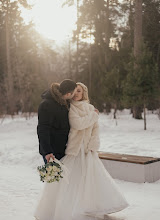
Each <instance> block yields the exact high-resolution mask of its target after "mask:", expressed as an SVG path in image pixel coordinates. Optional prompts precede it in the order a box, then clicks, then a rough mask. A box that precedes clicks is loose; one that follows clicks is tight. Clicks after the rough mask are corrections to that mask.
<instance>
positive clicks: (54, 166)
mask: <svg viewBox="0 0 160 220" xmlns="http://www.w3.org/2000/svg"><path fill="white" fill-rule="evenodd" d="M37 170H38V171H39V174H40V180H41V181H42V182H47V183H52V182H56V181H58V182H59V180H60V179H61V178H63V176H62V175H61V173H62V172H63V170H62V168H61V166H60V165H59V164H58V163H56V162H55V161H53V162H48V163H47V164H45V165H43V166H38V167H37Z"/></svg>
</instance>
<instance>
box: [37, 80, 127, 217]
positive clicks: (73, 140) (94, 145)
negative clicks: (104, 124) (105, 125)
mask: <svg viewBox="0 0 160 220" xmlns="http://www.w3.org/2000/svg"><path fill="white" fill-rule="evenodd" d="M69 122H70V127H71V129H70V133H69V137H68V143H67V148H66V152H65V154H66V155H65V156H64V157H63V158H62V159H61V162H62V163H63V164H64V165H65V166H66V167H67V168H68V170H69V183H68V184H67V183H66V181H65V179H61V180H60V182H54V183H46V184H45V187H44V190H43V193H42V196H41V199H40V201H39V203H38V206H37V208H36V211H35V218H36V219H37V220H98V219H105V215H107V214H110V213H113V212H118V211H120V210H122V209H124V208H126V207H127V206H128V203H127V201H126V200H125V198H124V196H123V195H122V194H121V192H120V191H119V189H118V187H117V185H116V184H115V182H114V180H113V179H112V178H111V176H110V175H109V173H108V172H107V171H106V169H105V168H104V166H103V164H102V162H101V161H100V159H99V157H98V153H97V150H98V148H99V133H98V113H97V112H96V110H95V108H94V106H93V105H91V104H89V99H88V89H87V87H86V86H85V85H84V84H83V83H77V91H76V93H75V95H74V97H73V99H72V101H71V104H70V111H69Z"/></svg>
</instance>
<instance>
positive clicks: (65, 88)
mask: <svg viewBox="0 0 160 220" xmlns="http://www.w3.org/2000/svg"><path fill="white" fill-rule="evenodd" d="M76 87H77V84H76V83H75V82H74V81H73V80H71V79H65V80H63V81H62V82H61V83H60V85H59V91H60V93H61V94H62V95H65V94H67V93H69V92H72V91H73V90H74V89H75V88H76Z"/></svg>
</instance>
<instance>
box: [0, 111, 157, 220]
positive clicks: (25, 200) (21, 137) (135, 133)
mask: <svg viewBox="0 0 160 220" xmlns="http://www.w3.org/2000/svg"><path fill="white" fill-rule="evenodd" d="M119 118H120V119H119V120H118V126H115V122H114V121H113V120H112V119H111V115H109V116H105V115H103V114H102V115H100V135H101V150H105V151H109V152H122V153H135V154H136V153H137V154H138V155H148V156H160V135H159V134H160V126H159V124H160V121H159V120H158V119H157V118H156V116H153V115H151V116H149V120H148V126H149V127H148V131H146V132H145V131H143V122H142V121H135V120H133V119H132V118H131V117H130V116H129V115H119ZM36 124H37V118H36V117H34V118H31V119H30V120H27V121H26V120H25V119H24V118H20V119H18V118H17V119H14V120H13V121H10V120H6V121H4V123H3V124H1V125H0V176H1V178H0V198H1V199H0V220H33V219H34V218H33V217H32V216H33V212H34V209H35V206H36V203H37V199H38V197H39V192H40V191H41V190H42V187H43V183H41V182H40V181H39V176H38V174H37V171H36V167H37V166H38V165H39V164H42V159H41V157H40V156H39V155H38V142H37V136H36ZM131 125H132V126H131ZM146 145H147V146H146ZM151 146H152V147H151ZM116 182H117V184H118V186H119V187H120V189H121V190H122V192H123V193H124V195H125V197H126V198H127V200H128V202H129V204H130V207H129V208H127V209H126V210H123V211H121V212H119V213H116V214H113V215H111V217H112V219H113V220H159V219H160V180H159V181H157V182H156V183H145V184H136V183H130V182H124V181H119V180H116Z"/></svg>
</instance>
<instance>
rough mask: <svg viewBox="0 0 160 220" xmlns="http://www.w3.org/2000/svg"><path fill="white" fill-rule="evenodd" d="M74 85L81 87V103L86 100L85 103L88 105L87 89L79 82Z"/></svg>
mask: <svg viewBox="0 0 160 220" xmlns="http://www.w3.org/2000/svg"><path fill="white" fill-rule="evenodd" d="M76 84H77V86H78V85H79V86H81V87H82V89H83V95H82V101H83V100H86V101H87V102H88V103H89V97H88V88H87V86H85V85H84V84H83V83H81V82H77V83H76Z"/></svg>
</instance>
